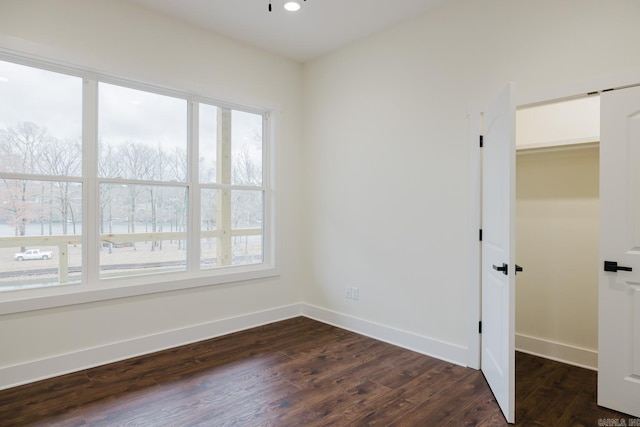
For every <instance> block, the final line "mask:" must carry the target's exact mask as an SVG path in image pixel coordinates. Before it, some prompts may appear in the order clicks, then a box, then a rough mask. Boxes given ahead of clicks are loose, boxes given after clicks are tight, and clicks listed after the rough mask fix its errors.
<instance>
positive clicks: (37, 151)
mask: <svg viewBox="0 0 640 427" xmlns="http://www.w3.org/2000/svg"><path fill="white" fill-rule="evenodd" d="M81 141H82V79H80V78H78V77H73V76H68V75H65V74H60V73H54V72H51V71H45V70H40V69H38V68H32V67H26V66H23V65H17V64H13V63H10V62H5V61H0V171H3V172H15V173H30V174H41V175H58V176H80V175H81V173H82V149H81Z"/></svg>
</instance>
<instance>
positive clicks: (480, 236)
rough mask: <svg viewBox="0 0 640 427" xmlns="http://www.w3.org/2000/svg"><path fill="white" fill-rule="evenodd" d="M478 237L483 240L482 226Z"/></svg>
mask: <svg viewBox="0 0 640 427" xmlns="http://www.w3.org/2000/svg"><path fill="white" fill-rule="evenodd" d="M478 237H479V238H480V241H481V242H482V228H481V229H480V235H479V236H478Z"/></svg>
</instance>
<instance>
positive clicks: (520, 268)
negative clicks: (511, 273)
mask: <svg viewBox="0 0 640 427" xmlns="http://www.w3.org/2000/svg"><path fill="white" fill-rule="evenodd" d="M521 271H523V269H522V267H520V266H519V265H518V264H516V274H518V273H519V272H521Z"/></svg>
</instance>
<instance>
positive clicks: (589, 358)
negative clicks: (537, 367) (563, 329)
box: [516, 334, 598, 371]
mask: <svg viewBox="0 0 640 427" xmlns="http://www.w3.org/2000/svg"><path fill="white" fill-rule="evenodd" d="M516 350H517V351H521V352H522V353H527V354H531V355H533V356H540V357H544V358H545V359H551V360H555V361H557V362H562V363H566V364H568V365H573V366H579V367H581V368H586V369H591V370H593V371H597V370H598V351H597V350H591V349H588V348H583V347H578V346H573V345H569V344H564V343H559V342H555V341H551V340H547V339H542V338H536V337H531V336H528V335H523V334H516Z"/></svg>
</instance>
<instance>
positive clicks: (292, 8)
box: [284, 1, 300, 12]
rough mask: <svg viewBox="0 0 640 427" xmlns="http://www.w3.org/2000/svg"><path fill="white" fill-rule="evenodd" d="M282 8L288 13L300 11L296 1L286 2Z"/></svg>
mask: <svg viewBox="0 0 640 427" xmlns="http://www.w3.org/2000/svg"><path fill="white" fill-rule="evenodd" d="M284 8H285V9H286V10H288V11H289V12H295V11H297V10H300V3H299V2H297V1H288V2H286V3H285V4H284Z"/></svg>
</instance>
